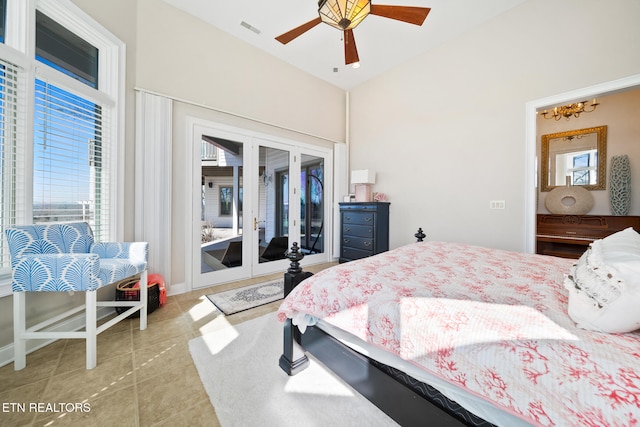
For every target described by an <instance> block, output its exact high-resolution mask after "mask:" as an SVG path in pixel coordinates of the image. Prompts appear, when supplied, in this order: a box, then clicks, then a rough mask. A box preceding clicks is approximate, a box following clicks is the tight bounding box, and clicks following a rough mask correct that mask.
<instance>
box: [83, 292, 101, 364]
mask: <svg viewBox="0 0 640 427" xmlns="http://www.w3.org/2000/svg"><path fill="white" fill-rule="evenodd" d="M97 295H98V291H86V292H85V304H86V305H85V309H86V325H85V332H86V334H87V336H86V341H87V369H93V368H95V367H96V364H97V362H98V357H97V347H98V335H97V331H96V330H97V328H98V321H97V317H98V313H97V312H98V303H97V300H98V297H97Z"/></svg>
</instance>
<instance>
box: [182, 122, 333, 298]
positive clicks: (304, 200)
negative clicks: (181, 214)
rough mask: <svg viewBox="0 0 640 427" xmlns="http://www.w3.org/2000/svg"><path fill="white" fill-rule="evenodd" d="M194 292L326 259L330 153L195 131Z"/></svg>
mask: <svg viewBox="0 0 640 427" xmlns="http://www.w3.org/2000/svg"><path fill="white" fill-rule="evenodd" d="M193 143H194V150H193V153H194V156H193V172H194V173H193V176H192V178H193V179H192V184H193V186H192V189H191V190H192V195H193V197H192V201H193V203H192V211H193V215H192V219H193V228H192V236H193V242H192V245H191V246H192V255H193V256H192V268H191V270H192V274H191V278H192V287H193V288H200V287H208V286H214V285H216V284H221V283H226V282H229V281H233V280H240V279H245V278H249V277H254V276H260V275H264V274H269V273H274V272H279V271H281V272H283V273H284V272H285V271H286V269H287V267H288V262H289V261H288V260H287V258H286V253H287V251H288V250H289V248H290V247H291V245H292V244H293V242H296V243H298V245H299V247H300V248H301V251H303V252H304V253H305V254H306V256H307V257H308V259H306V260H305V262H307V263H317V262H326V261H328V260H329V257H330V254H329V253H328V251H327V249H326V248H328V247H330V246H329V245H327V243H326V238H325V235H326V236H330V233H327V230H330V227H329V224H328V220H329V219H330V218H331V209H330V205H331V204H330V203H328V201H327V200H328V197H330V196H329V195H330V194H331V192H330V191H329V190H330V188H331V182H330V180H327V179H326V177H327V176H331V171H330V169H331V161H330V160H331V152H330V150H323V149H316V148H315V147H305V146H301V145H300V144H296V143H295V142H293V141H288V140H278V139H275V138H273V139H271V138H265V137H264V136H262V135H251V134H247V133H243V132H242V131H239V130H235V129H232V130H229V129H220V128H219V127H216V126H213V127H207V126H204V127H200V126H195V127H194V133H193Z"/></svg>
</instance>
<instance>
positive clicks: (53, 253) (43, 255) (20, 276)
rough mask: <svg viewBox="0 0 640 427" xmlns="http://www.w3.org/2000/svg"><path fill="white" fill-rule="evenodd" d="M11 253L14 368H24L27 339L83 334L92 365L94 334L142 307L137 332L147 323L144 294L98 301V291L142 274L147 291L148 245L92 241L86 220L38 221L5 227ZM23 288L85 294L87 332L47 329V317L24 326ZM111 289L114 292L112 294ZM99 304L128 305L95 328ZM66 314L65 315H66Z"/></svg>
mask: <svg viewBox="0 0 640 427" xmlns="http://www.w3.org/2000/svg"><path fill="white" fill-rule="evenodd" d="M6 236H7V242H8V245H9V252H10V254H11V270H12V281H11V285H12V289H13V300H14V309H13V313H14V348H15V360H14V366H15V369H16V370H18V369H22V368H24V367H25V366H26V344H25V343H26V341H27V339H35V338H39V339H50V338H83V339H86V341H87V369H92V368H93V367H95V366H96V360H97V358H96V337H97V335H98V334H99V333H100V332H102V331H103V330H105V329H107V328H108V327H110V326H112V325H114V324H115V323H117V322H119V321H120V320H123V319H125V318H126V317H127V316H129V315H131V314H133V312H135V311H137V310H140V330H143V329H145V328H146V326H147V308H146V307H147V293H146V292H141V298H140V301H97V296H96V295H97V292H96V291H97V290H98V289H99V288H102V287H104V286H106V285H109V284H112V283H115V282H118V281H120V280H123V279H126V278H128V277H132V276H137V275H140V289H147V258H148V252H149V249H148V243H146V242H126V243H122V242H95V241H94V237H93V231H92V230H91V227H90V226H89V224H87V223H86V222H77V223H68V224H37V225H24V226H14V227H11V228H8V229H6ZM27 292H85V294H86V295H85V305H84V306H83V307H81V308H80V309H77V308H75V309H72V310H69V311H68V312H67V313H68V316H71V315H73V314H75V313H77V312H78V311H80V310H82V309H84V310H85V316H86V325H85V330H84V331H82V332H73V331H72V332H60V333H56V332H51V331H48V330H47V326H50V325H52V324H53V323H56V322H57V321H59V320H60V319H61V318H62V317H61V316H56V317H55V318H54V319H51V320H50V321H45V322H41V323H40V324H38V325H36V326H34V327H32V328H29V329H27V328H26V323H27V322H26V312H27V310H26V297H25V294H26V293H27ZM114 293H115V292H114ZM98 307H130V308H129V309H127V310H126V311H125V312H123V313H122V314H120V315H119V316H117V317H116V318H114V319H111V320H109V321H108V322H105V323H104V324H103V325H101V326H100V327H98V326H97V311H98ZM67 313H65V314H67Z"/></svg>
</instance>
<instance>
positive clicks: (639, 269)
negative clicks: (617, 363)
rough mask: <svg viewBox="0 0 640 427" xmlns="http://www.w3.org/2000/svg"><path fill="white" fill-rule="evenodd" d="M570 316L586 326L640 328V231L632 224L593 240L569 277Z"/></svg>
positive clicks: (608, 329)
mask: <svg viewBox="0 0 640 427" xmlns="http://www.w3.org/2000/svg"><path fill="white" fill-rule="evenodd" d="M565 287H566V288H567V289H568V290H569V310H568V312H569V316H570V317H571V318H572V319H573V321H574V322H576V324H577V326H578V327H579V328H582V329H589V330H594V331H600V332H609V333H623V332H631V331H634V330H636V329H640V234H638V233H637V232H636V231H635V230H634V229H633V228H631V227H629V228H627V229H625V230H623V231H620V232H618V233H615V234H612V235H611V236H608V237H605V238H604V239H601V240H596V241H595V242H593V243H591V245H590V247H589V249H587V251H586V252H585V253H584V254H583V255H582V256H581V257H580V259H579V260H578V262H577V263H576V264H575V265H574V266H573V267H572V268H571V270H570V272H569V276H568V277H567V279H566V280H565Z"/></svg>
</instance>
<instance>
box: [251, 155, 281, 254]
mask: <svg viewBox="0 0 640 427" xmlns="http://www.w3.org/2000/svg"><path fill="white" fill-rule="evenodd" d="M289 161H290V155H289V151H288V150H283V149H278V148H273V147H266V146H262V145H261V146H260V147H259V149H258V174H257V175H258V183H257V186H258V188H259V192H258V195H259V200H258V202H257V209H256V210H255V211H254V212H255V214H254V233H255V237H254V238H255V239H256V246H255V247H256V248H257V249H258V250H257V251H255V252H254V253H255V254H256V255H255V256H256V258H257V259H256V261H257V263H258V264H264V263H269V262H273V261H279V260H283V259H285V254H286V252H287V250H288V247H289V216H290V210H289V209H290V204H289V201H290V198H289Z"/></svg>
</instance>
